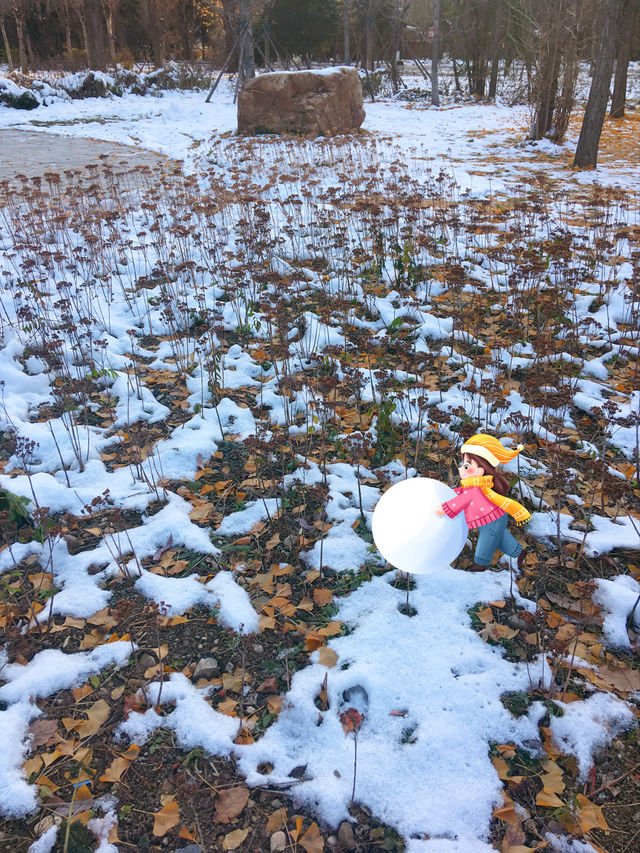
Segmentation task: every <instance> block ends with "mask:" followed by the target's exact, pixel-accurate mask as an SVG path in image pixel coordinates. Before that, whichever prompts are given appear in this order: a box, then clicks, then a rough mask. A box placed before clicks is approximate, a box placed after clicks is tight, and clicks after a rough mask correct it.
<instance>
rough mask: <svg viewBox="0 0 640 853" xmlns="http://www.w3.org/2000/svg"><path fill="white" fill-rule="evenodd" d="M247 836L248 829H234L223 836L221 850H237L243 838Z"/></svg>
mask: <svg viewBox="0 0 640 853" xmlns="http://www.w3.org/2000/svg"><path fill="white" fill-rule="evenodd" d="M247 835H249V830H248V829H234V830H233V832H230V833H229V834H228V835H225V837H224V840H223V842H222V849H223V850H237V849H238V847H240V845H241V844H242V842H243V841H244V840H245V838H246V837H247Z"/></svg>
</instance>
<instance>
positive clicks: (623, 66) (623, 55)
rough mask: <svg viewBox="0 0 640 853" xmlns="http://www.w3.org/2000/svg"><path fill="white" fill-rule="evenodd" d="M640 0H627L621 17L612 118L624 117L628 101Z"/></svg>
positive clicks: (612, 98) (612, 97)
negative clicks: (628, 79)
mask: <svg viewBox="0 0 640 853" xmlns="http://www.w3.org/2000/svg"><path fill="white" fill-rule="evenodd" d="M638 9H640V3H639V2H638V0H625V2H624V6H623V7H622V17H621V19H620V41H619V43H618V54H617V57H616V76H615V80H614V83H613V95H612V96H611V113H610V115H611V118H623V116H624V109H625V106H626V102H627V71H628V69H629V56H630V53H631V40H632V37H633V34H634V33H635V32H636V27H637V25H638Z"/></svg>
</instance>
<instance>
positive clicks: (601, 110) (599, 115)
mask: <svg viewBox="0 0 640 853" xmlns="http://www.w3.org/2000/svg"><path fill="white" fill-rule="evenodd" d="M623 3H624V0H601V15H602V18H601V20H602V26H601V28H600V38H599V44H598V53H597V56H596V60H595V65H594V69H593V78H592V80H591V88H590V90H589V99H588V101H587V108H586V110H585V113H584V119H583V120H582V128H581V130H580V138H579V139H578V147H577V148H576V153H575V157H574V159H573V165H574V166H576V167H578V168H585V167H587V166H593V167H595V166H596V164H597V160H598V147H599V145H600V136H601V134H602V125H603V124H604V117H605V114H606V112H607V101H608V100H609V85H610V83H611V74H612V73H613V60H614V57H615V55H616V52H617V45H618V39H619V37H620V20H621V13H622V7H623Z"/></svg>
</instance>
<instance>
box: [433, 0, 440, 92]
mask: <svg viewBox="0 0 640 853" xmlns="http://www.w3.org/2000/svg"><path fill="white" fill-rule="evenodd" d="M439 53H440V0H433V39H432V42H431V103H432V104H433V106H434V107H439V106H440V93H439V91H438V59H439Z"/></svg>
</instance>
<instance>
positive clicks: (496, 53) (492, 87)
mask: <svg viewBox="0 0 640 853" xmlns="http://www.w3.org/2000/svg"><path fill="white" fill-rule="evenodd" d="M503 18H504V0H497V9H496V19H495V30H494V31H493V51H492V53H493V56H492V58H491V76H490V77H489V100H490V101H492V100H494V98H495V96H496V89H497V88H498V70H499V68H500V42H501V41H502V27H503Z"/></svg>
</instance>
